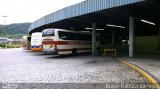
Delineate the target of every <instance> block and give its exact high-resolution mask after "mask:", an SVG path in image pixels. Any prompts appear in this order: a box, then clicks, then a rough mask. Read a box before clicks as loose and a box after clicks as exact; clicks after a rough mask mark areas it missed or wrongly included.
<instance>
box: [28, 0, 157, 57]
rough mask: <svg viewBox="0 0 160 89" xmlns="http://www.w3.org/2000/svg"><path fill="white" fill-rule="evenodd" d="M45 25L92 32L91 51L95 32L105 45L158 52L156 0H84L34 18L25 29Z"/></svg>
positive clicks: (121, 50)
mask: <svg viewBox="0 0 160 89" xmlns="http://www.w3.org/2000/svg"><path fill="white" fill-rule="evenodd" d="M46 28H60V29H67V30H77V31H91V32H92V37H93V38H92V54H93V55H95V54H96V52H95V49H96V48H95V45H94V43H95V42H96V39H94V38H95V34H96V33H100V34H101V35H102V36H103V38H104V42H103V44H104V47H105V48H116V49H118V51H119V53H128V56H129V57H134V53H154V54H155V53H156V54H160V1H159V0H85V1H83V2H81V3H78V4H75V5H72V6H69V7H66V8H63V9H61V10H58V11H56V12H53V13H51V14H48V15H46V16H44V17H42V18H40V19H38V20H36V21H35V22H34V23H33V24H31V26H30V27H29V30H28V33H29V34H30V35H31V34H32V33H33V32H41V31H42V30H43V29H46Z"/></svg>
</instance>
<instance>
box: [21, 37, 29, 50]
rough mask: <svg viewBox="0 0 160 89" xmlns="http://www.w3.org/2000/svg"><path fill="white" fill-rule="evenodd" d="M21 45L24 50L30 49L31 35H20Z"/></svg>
mask: <svg viewBox="0 0 160 89" xmlns="http://www.w3.org/2000/svg"><path fill="white" fill-rule="evenodd" d="M21 47H22V48H23V49H24V50H30V49H31V37H30V36H23V37H22V40H21Z"/></svg>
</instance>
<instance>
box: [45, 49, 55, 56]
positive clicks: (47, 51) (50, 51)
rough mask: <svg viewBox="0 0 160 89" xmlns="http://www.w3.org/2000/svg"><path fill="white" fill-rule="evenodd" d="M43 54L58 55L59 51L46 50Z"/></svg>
mask: <svg viewBox="0 0 160 89" xmlns="http://www.w3.org/2000/svg"><path fill="white" fill-rule="evenodd" d="M43 53H45V54H53V55H58V50H57V49H44V50H43Z"/></svg>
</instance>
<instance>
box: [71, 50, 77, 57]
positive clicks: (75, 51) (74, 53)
mask: <svg viewBox="0 0 160 89" xmlns="http://www.w3.org/2000/svg"><path fill="white" fill-rule="evenodd" d="M72 55H73V56H76V55H77V49H75V48H74V49H72Z"/></svg>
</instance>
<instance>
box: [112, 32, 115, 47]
mask: <svg viewBox="0 0 160 89" xmlns="http://www.w3.org/2000/svg"><path fill="white" fill-rule="evenodd" d="M114 45H115V31H112V46H114Z"/></svg>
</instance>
